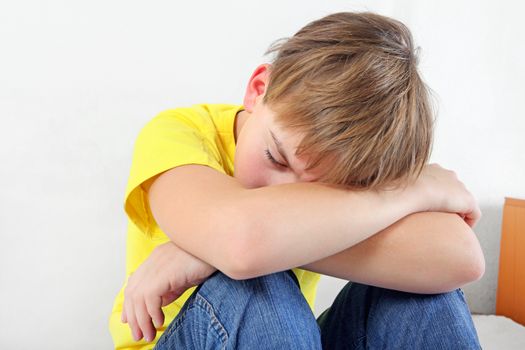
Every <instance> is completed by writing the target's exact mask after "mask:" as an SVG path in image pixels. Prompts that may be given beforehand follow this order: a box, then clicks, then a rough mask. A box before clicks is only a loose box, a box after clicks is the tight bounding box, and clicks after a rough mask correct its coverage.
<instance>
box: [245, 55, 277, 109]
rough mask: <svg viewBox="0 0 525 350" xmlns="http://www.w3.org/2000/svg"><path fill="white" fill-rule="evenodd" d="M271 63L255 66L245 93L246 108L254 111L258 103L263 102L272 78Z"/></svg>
mask: <svg viewBox="0 0 525 350" xmlns="http://www.w3.org/2000/svg"><path fill="white" fill-rule="evenodd" d="M270 68H271V65H270V64H268V63H264V64H261V65H259V66H258V67H257V68H255V71H254V72H253V74H252V76H251V78H250V80H249V81H248V86H247V87H246V93H245V94H244V109H245V110H246V111H247V112H250V113H251V112H252V111H253V108H254V107H255V105H256V104H258V103H262V98H263V97H264V93H265V92H266V87H267V86H268V82H269V79H270Z"/></svg>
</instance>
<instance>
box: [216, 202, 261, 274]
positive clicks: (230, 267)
mask: <svg viewBox="0 0 525 350" xmlns="http://www.w3.org/2000/svg"><path fill="white" fill-rule="evenodd" d="M232 214H233V215H232V216H230V217H231V218H235V220H234V221H235V224H233V225H232V226H231V227H229V228H227V230H228V232H229V234H228V235H227V237H228V239H227V240H226V241H225V242H224V245H223V248H222V252H223V254H224V255H223V258H222V261H223V266H222V269H220V270H221V272H222V273H224V274H225V275H226V276H228V277H230V278H231V279H234V280H245V279H249V278H253V277H257V276H258V275H257V274H256V273H255V271H256V268H257V265H256V263H255V261H256V260H257V259H256V257H257V256H258V252H257V251H256V245H255V244H253V241H254V239H253V237H254V232H255V231H254V227H253V226H254V225H252V224H251V222H252V221H251V220H249V218H247V217H245V215H243V212H239V211H236V212H235V213H232Z"/></svg>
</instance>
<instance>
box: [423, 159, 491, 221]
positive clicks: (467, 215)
mask: <svg viewBox="0 0 525 350" xmlns="http://www.w3.org/2000/svg"><path fill="white" fill-rule="evenodd" d="M415 186H416V188H417V189H418V190H419V191H420V192H419V196H422V197H421V199H422V200H423V201H424V204H423V211H443V212H452V213H457V214H458V215H459V216H461V218H462V219H464V220H465V222H466V223H467V224H468V225H469V226H470V227H474V225H476V223H477V222H478V221H479V219H480V218H481V211H480V209H479V205H478V203H477V201H476V199H475V198H474V197H473V196H472V194H471V193H470V192H469V191H468V190H467V188H466V187H465V185H464V184H463V183H462V182H461V181H460V180H459V179H458V177H457V175H456V173H454V172H453V171H451V170H447V169H445V168H442V167H441V166H440V165H439V164H436V163H433V164H428V165H426V166H425V167H424V169H423V171H422V172H421V174H420V176H419V177H418V178H417V180H416V183H415ZM424 194H426V195H424Z"/></svg>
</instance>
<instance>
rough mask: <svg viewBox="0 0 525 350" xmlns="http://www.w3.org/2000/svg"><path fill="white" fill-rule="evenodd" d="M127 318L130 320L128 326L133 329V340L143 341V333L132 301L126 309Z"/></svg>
mask: <svg viewBox="0 0 525 350" xmlns="http://www.w3.org/2000/svg"><path fill="white" fill-rule="evenodd" d="M126 316H127V318H128V325H129V328H130V329H131V335H132V336H133V339H134V340H135V341H139V340H140V339H142V332H141V330H140V328H139V326H138V323H137V318H136V315H135V307H134V304H133V300H132V299H130V300H129V301H128V305H127V308H126Z"/></svg>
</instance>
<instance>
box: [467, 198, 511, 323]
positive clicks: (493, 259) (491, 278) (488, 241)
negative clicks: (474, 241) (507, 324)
mask: <svg viewBox="0 0 525 350" xmlns="http://www.w3.org/2000/svg"><path fill="white" fill-rule="evenodd" d="M481 212H482V214H483V216H482V218H481V220H480V221H479V222H478V224H477V225H476V227H475V228H474V232H475V233H476V235H477V237H478V240H479V242H480V244H481V248H482V249H483V253H484V255H485V275H483V277H482V278H481V279H480V280H479V281H476V282H474V283H470V284H467V285H465V286H464V287H462V289H463V291H464V292H465V296H466V298H467V301H468V305H469V307H470V311H471V312H472V313H474V314H494V313H495V312H496V289H497V285H498V266H499V250H500V239H501V221H502V216H503V201H502V204H501V207H498V206H486V207H483V206H481Z"/></svg>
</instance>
